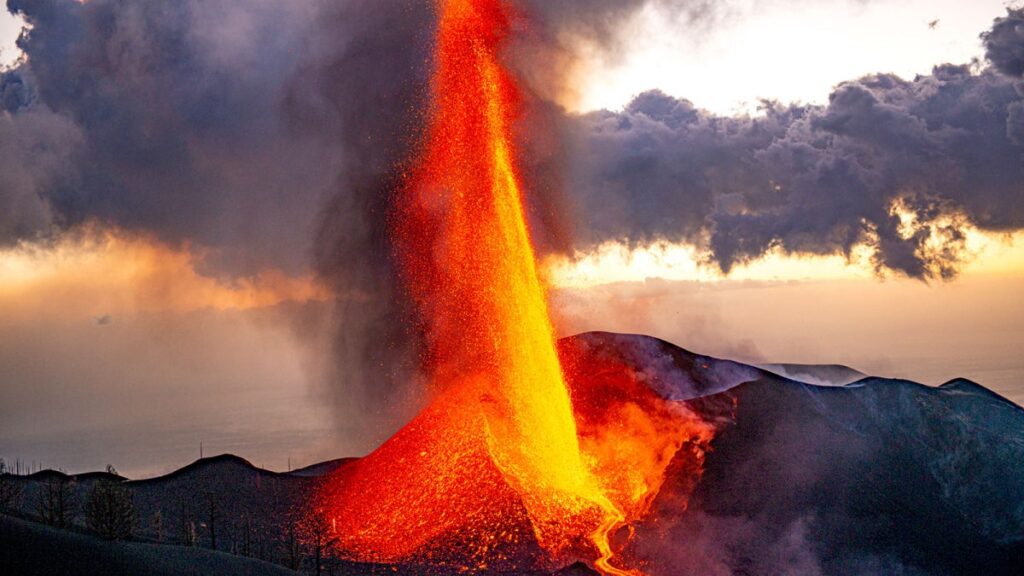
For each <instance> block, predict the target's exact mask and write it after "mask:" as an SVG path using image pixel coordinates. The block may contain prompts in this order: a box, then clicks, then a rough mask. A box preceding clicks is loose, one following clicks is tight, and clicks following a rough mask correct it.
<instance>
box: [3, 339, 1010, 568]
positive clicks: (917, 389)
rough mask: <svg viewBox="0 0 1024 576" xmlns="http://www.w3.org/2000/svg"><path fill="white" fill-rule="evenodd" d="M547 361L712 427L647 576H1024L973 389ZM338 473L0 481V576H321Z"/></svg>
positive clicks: (671, 360)
mask: <svg viewBox="0 0 1024 576" xmlns="http://www.w3.org/2000/svg"><path fill="white" fill-rule="evenodd" d="M561 346H562V347H563V348H567V349H569V348H571V349H573V350H576V351H577V353H579V354H581V355H582V356H581V357H582V358H583V359H584V362H586V360H587V359H588V358H589V359H592V360H593V361H594V365H599V364H606V362H604V360H607V359H608V358H614V359H615V360H616V362H617V363H618V364H619V365H621V366H623V367H624V370H627V371H632V373H633V374H632V377H635V378H637V379H639V380H640V381H642V382H644V383H645V385H647V386H649V387H650V388H651V389H652V390H654V391H655V392H656V393H657V394H658V395H659V396H661V397H662V398H664V399H666V400H670V401H672V402H677V403H679V406H680V407H685V408H686V409H687V410H691V411H693V412H696V413H698V414H701V415H702V416H704V417H705V418H707V419H709V420H715V421H716V422H718V425H719V432H718V433H717V434H716V436H715V438H714V440H713V442H712V444H711V451H710V452H708V454H707V457H706V461H705V466H704V474H703V476H702V477H701V479H700V480H699V482H698V483H697V485H696V486H695V487H694V486H693V485H687V484H686V483H685V482H683V481H681V480H678V479H676V478H673V477H672V476H671V474H670V477H669V478H668V480H667V482H666V484H665V486H664V487H663V488H662V490H661V493H660V495H659V496H658V498H657V499H656V500H655V502H654V504H653V507H652V513H651V520H650V521H648V522H644V523H642V524H641V525H639V526H637V528H636V530H637V532H636V537H635V538H634V539H633V540H632V542H633V543H632V544H630V545H629V547H628V549H627V550H626V552H625V554H628V555H630V556H632V557H634V558H636V559H639V560H642V561H646V567H645V571H646V572H647V573H649V574H651V575H652V576H660V575H665V576H668V575H672V576H675V575H690V574H692V575H701V576H709V575H710V576H732V575H737V576H738V575H744V576H747V575H750V576H754V575H769V574H797V575H810V576H814V575H837V576H839V575H842V576H847V575H864V576H867V575H876V574H886V575H890V574H891V575H908V576H910V575H914V576H917V575H920V576H925V575H927V576H939V575H943V576H945V575H1007V576H1009V575H1019V574H1024V409H1022V408H1021V407H1020V406H1017V405H1015V404H1013V403H1012V402H1010V401H1008V400H1006V399H1004V398H1002V397H1000V396H998V395H996V394H994V393H992V392H990V391H989V390H987V389H985V388H983V387H982V386H980V385H978V384H975V383H973V382H969V381H967V380H954V381H951V382H949V383H947V384H945V385H943V386H940V387H927V386H922V385H919V384H915V383H913V382H908V381H903V380H891V379H884V378H875V377H862V375H860V374H859V373H857V372H856V371H854V370H851V369H849V368H845V367H837V366H826V367H814V366H793V365H770V366H765V367H764V368H765V369H762V368H756V367H752V366H747V365H743V364H739V363H735V362H731V361H728V360H719V359H714V358H710V357H706V356H701V355H699V354H694V353H691V352H688V351H686V350H683V349H680V348H678V347H675V346H673V345H671V344H669V343H666V342H662V341H660V340H656V339H653V338H647V337H643V336H625V335H616V334H607V333H591V334H584V335H581V336H577V337H574V338H571V339H567V340H564V341H563V342H562V344H561ZM779 374H784V375H788V377H785V376H782V375H779ZM582 377H585V374H583V376H582ZM723 407H726V409H723ZM351 462H352V460H335V461H331V462H325V463H322V464H318V465H315V466H312V467H309V468H305V469H302V470H297V471H294V472H291V473H286V474H282V473H275V472H270V471H266V470H262V469H259V468H256V467H254V466H252V465H251V464H250V463H249V462H247V461H245V460H243V459H241V458H238V457H236V456H230V455H225V456H218V457H215V458H207V459H204V460H199V461H197V462H195V463H193V464H191V465H189V466H186V467H185V468H182V469H181V470H178V471H176V472H174V473H172V474H169V475H166V476H162V477H159V478H153V479H147V480H139V481H128V480H125V479H122V478H120V477H118V476H114V475H110V474H106V473H93V474H82V475H77V476H67V475H64V474H61V473H59V472H53V471H46V472H40V473H36V474H34V475H31V476H10V475H6V476H2V477H0V496H2V497H3V501H2V502H0V504H3V506H4V507H5V509H6V512H7V514H0V575H8V574H11V575H17V574H26V575H29V574H39V575H50V574H61V575H65V574H66V575H74V574H82V575H92V574H132V575H138V576H147V575H158V576H159V575H164V574H186V575H191V574H197V575H198V574H217V575H232V574H251V575H262V574H285V573H292V574H294V573H295V571H296V570H297V571H300V572H304V573H316V571H317V561H316V556H317V550H316V547H315V546H312V545H310V544H309V539H308V534H309V528H310V527H309V526H308V525H307V524H306V523H305V522H304V519H305V518H306V517H307V516H308V514H307V512H308V510H307V509H306V502H308V501H309V500H310V498H309V497H310V495H311V494H312V491H313V490H315V489H316V487H317V484H318V482H320V481H321V480H322V479H323V478H324V477H326V476H328V475H331V474H333V473H335V472H337V471H339V470H341V469H342V468H343V467H344V466H346V465H347V464H349V463H351ZM670 470H671V467H670ZM674 480H678V481H676V482H674ZM97 482H108V483H114V484H116V485H119V486H123V487H126V488H127V490H128V492H129V493H130V494H131V504H132V512H133V514H132V516H133V521H132V524H131V534H130V536H128V537H127V540H128V541H119V542H111V541H105V540H103V539H101V538H99V537H97V536H96V535H94V534H91V533H90V532H89V531H88V530H87V529H86V528H85V526H86V524H87V522H86V520H87V518H86V513H85V509H86V505H85V503H86V502H87V500H88V499H89V497H90V494H91V493H92V492H91V491H92V488H93V486H95V484H96V483H97ZM683 492H685V499H686V500H688V505H687V506H679V504H678V502H680V501H681V500H680V497H681V496H683ZM56 497H59V498H56ZM55 502H56V504H55ZM55 507H56V508H57V510H56V512H59V513H55ZM45 524H50V525H45ZM319 555H320V561H319V564H320V572H321V573H322V574H338V575H342V574H376V573H379V574H385V573H386V574H410V575H412V574H443V573H445V571H444V570H438V569H427V568H423V567H412V566H404V567H398V566H370V565H360V564H354V563H351V562H346V561H345V560H344V559H343V558H342V557H341V556H342V555H341V554H339V553H338V552H337V551H335V550H332V549H331V548H330V547H329V546H326V547H324V548H323V549H321V550H320V554H319ZM563 573H564V574H585V573H589V570H588V569H587V568H586V567H584V566H573V567H570V568H568V569H566V570H565V571H564V572H563Z"/></svg>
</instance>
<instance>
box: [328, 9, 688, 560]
mask: <svg viewBox="0 0 1024 576" xmlns="http://www.w3.org/2000/svg"><path fill="white" fill-rule="evenodd" d="M509 24H510V14H509V12H508V10H507V8H506V7H505V6H504V5H503V3H502V1H501V0H441V1H440V2H439V28H438V34H437V40H436V60H435V71H434V76H433V82H432V86H431V88H432V106H431V108H430V111H429V114H428V124H427V131H426V138H425V141H424V143H423V146H422V149H421V152H420V154H419V156H418V158H417V160H416V162H415V167H414V169H413V170H412V171H411V174H410V177H409V178H408V181H407V182H406V185H405V187H404V189H403V191H402V192H401V193H399V194H398V195H397V198H396V206H395V211H394V220H393V225H394V238H395V241H396V247H397V255H398V260H399V262H400V264H401V268H402V271H403V273H404V279H405V282H406V285H407V289H408V290H409V292H410V294H411V296H412V298H413V301H414V302H415V304H416V306H417V310H418V312H419V315H420V320H421V328H422V329H423V331H424V333H425V334H426V350H427V356H426V358H425V359H424V368H425V371H426V373H427V375H428V376H429V378H430V379H431V380H432V382H433V384H434V390H435V391H436V394H437V397H436V398H435V399H434V401H433V402H432V403H431V405H430V406H429V407H428V408H427V409H426V410H425V411H424V412H423V413H421V414H420V415H419V416H418V417H417V418H416V419H414V420H413V422H411V423H410V424H409V425H407V426H406V427H405V428H403V429H402V430H401V431H400V432H399V433H398V434H396V436H394V437H393V438H392V439H391V440H389V441H388V442H386V443H385V444H384V445H382V446H381V447H380V448H379V449H377V450H376V451H375V452H373V453H372V454H370V455H369V456H367V457H366V458H364V459H362V460H361V461H360V462H358V463H357V464H355V465H353V466H351V467H349V468H347V469H346V470H345V471H344V472H343V473H342V474H340V475H339V476H338V477H336V478H334V479H333V480H332V481H331V482H330V483H329V485H328V487H327V489H326V491H325V495H324V499H325V502H326V505H327V506H328V507H329V509H330V510H331V512H332V515H333V516H334V517H335V521H336V525H337V526H338V531H339V541H340V544H341V546H342V548H343V549H344V550H345V551H346V552H347V553H348V554H349V555H351V556H354V557H357V558H359V559H363V560H370V561H385V562H433V563H445V562H449V563H455V564H462V565H466V564H469V565H472V566H475V567H479V566H484V565H487V564H493V563H495V562H503V561H506V562H508V563H510V564H512V565H521V564H522V563H523V562H537V561H538V558H537V557H536V555H531V554H530V551H531V550H534V551H536V550H537V549H538V545H539V549H542V550H543V551H544V553H545V554H546V559H547V560H548V561H552V560H559V561H560V560H562V559H564V558H566V557H568V556H567V555H571V554H579V553H581V552H580V551H581V550H587V549H589V550H590V553H591V558H592V559H593V562H594V564H595V566H597V567H598V568H599V569H600V570H601V571H603V572H605V573H609V574H627V572H624V571H621V570H618V569H616V568H614V567H613V566H612V565H611V564H610V559H611V557H612V550H611V547H610V545H609V533H610V532H611V531H612V530H613V529H615V528H616V527H618V526H619V525H621V523H622V522H623V521H625V519H626V518H625V516H624V515H623V512H622V510H623V509H626V508H628V509H629V510H631V511H636V510H639V509H641V508H643V503H644V502H647V501H649V499H650V497H649V495H650V493H651V490H652V489H654V490H656V488H657V486H658V485H659V483H658V481H657V480H656V479H652V478H650V477H649V476H650V470H648V469H647V468H644V469H641V470H637V471H628V474H625V475H624V473H623V472H622V471H618V472H615V473H611V472H609V474H608V475H607V476H608V477H606V478H598V477H597V476H595V473H594V471H595V470H608V469H609V468H610V467H609V466H607V463H608V462H615V463H618V464H631V462H630V461H629V460H628V459H627V460H622V459H621V458H613V459H612V460H607V459H605V461H604V463H605V466H604V468H602V464H601V462H599V460H601V458H602V454H600V452H602V451H603V450H604V449H605V448H607V446H608V445H609V443H608V442H606V440H607V435H593V436H594V437H592V438H589V439H588V442H587V444H588V446H590V447H592V448H593V449H594V450H595V452H594V453H591V454H588V455H586V456H585V455H584V453H583V452H582V451H581V441H580V437H579V436H578V431H577V420H576V418H575V415H574V412H573V405H572V402H571V399H570V393H569V390H568V388H567V386H566V382H565V378H564V377H563V372H562V368H561V366H560V363H559V357H558V353H557V350H556V347H555V336H554V332H553V329H552V326H551V321H550V319H549V317H548V309H547V304H546V296H545V289H544V286H543V284H542V282H541V280H540V278H539V276H538V273H537V267H536V262H535V258H534V251H533V248H532V246H531V241H530V234H529V231H528V228H527V224H526V219H525V214H524V207H523V198H522V191H521V188H520V180H519V177H518V174H517V167H516V155H515V144H514V142H513V138H512V136H511V126H512V124H513V121H514V119H515V117H516V114H517V111H518V108H519V106H520V102H519V99H518V95H517V90H516V86H515V83H514V79H513V78H512V77H511V75H510V74H509V73H508V72H507V71H506V70H505V68H504V67H503V66H502V63H501V61H500V58H499V53H500V50H501V47H502V45H503V43H504V41H505V39H506V36H507V34H508V29H509ZM668 438H669V440H668V441H667V442H666V441H662V442H659V443H658V446H659V449H660V450H662V452H665V454H667V456H658V457H656V458H651V460H652V461H657V462H654V463H653V464H650V465H649V466H648V467H650V466H654V467H655V468H656V470H654V471H655V472H656V473H657V474H660V473H661V472H663V471H664V467H665V466H667V464H668V459H671V456H672V453H673V452H672V451H673V450H674V449H678V446H679V444H680V441H679V439H678V434H677V435H676V436H671V435H670V436H669V437H668ZM672 446H674V447H675V448H672ZM604 451H605V452H607V453H608V454H613V453H614V452H615V451H614V450H604ZM641 452H643V450H641ZM662 461H663V462H662ZM627 476H628V478H627ZM609 482H615V483H616V484H617V485H616V486H613V487H609ZM609 495H612V497H610V496H609ZM613 498H614V500H613ZM531 546H532V547H531ZM524 556H525V557H524Z"/></svg>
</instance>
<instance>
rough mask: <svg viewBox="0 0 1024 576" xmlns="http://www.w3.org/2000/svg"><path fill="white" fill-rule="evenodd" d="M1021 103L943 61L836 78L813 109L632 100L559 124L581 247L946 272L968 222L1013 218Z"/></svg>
mask: <svg viewBox="0 0 1024 576" xmlns="http://www.w3.org/2000/svg"><path fill="white" fill-rule="evenodd" d="M989 38H991V36H990V37H989ZM990 56H991V53H990ZM1022 98H1024V96H1022V93H1021V90H1020V87H1019V86H1016V85H1015V80H1014V79H1013V78H1010V77H1007V76H1005V75H1002V74H1000V73H998V72H997V71H992V70H989V71H983V72H980V73H977V72H972V70H971V68H970V67H968V66H952V65H945V66H939V67H937V68H936V69H935V70H934V72H933V73H932V74H930V75H927V76H920V77H918V78H916V79H914V80H911V81H905V80H902V79H900V78H898V77H895V76H891V75H876V76H868V77H864V78H861V79H859V80H854V81H850V82H845V83H843V84H841V85H839V86H838V87H836V89H835V90H834V91H833V93H832V95H831V97H830V99H829V103H828V104H827V105H824V106H784V105H780V104H777V103H765V105H764V106H765V108H764V115H763V116H758V117H753V118H745V117H718V116H713V115H710V114H708V113H706V112H703V111H700V110H696V109H695V108H694V107H693V105H692V104H691V103H689V102H688V101H686V100H678V99H675V98H672V97H669V96H666V95H664V94H662V93H659V92H649V93H646V94H643V95H641V96H639V97H638V98H637V99H635V100H634V101H633V102H632V103H631V104H630V105H629V106H628V107H627V108H626V109H625V110H624V111H622V112H618V113H615V112H607V111H605V112H597V113H593V114H588V115H585V116H582V117H579V118H575V119H572V120H571V122H572V133H573V141H574V146H575V147H576V149H577V152H576V154H577V155H578V158H579V162H578V163H577V164H576V165H575V167H574V170H573V177H572V179H571V185H570V186H571V189H572V196H573V197H574V199H576V200H577V201H578V202H579V205H580V210H581V212H582V214H583V215H582V216H581V218H580V219H581V221H582V226H581V228H582V238H581V246H585V245H586V244H590V245H593V244H597V243H600V242H603V241H608V240H617V241H625V242H630V243H636V242H649V241H657V240H669V241H689V242H695V243H697V244H700V245H704V246H706V247H708V248H709V249H710V251H711V254H712V257H713V259H714V260H715V261H716V262H717V263H718V264H719V265H720V266H721V267H722V269H723V270H725V271H728V270H729V269H730V268H731V267H732V266H733V265H735V264H736V263H738V262H743V261H745V260H748V259H752V258H756V257H758V256H760V255H762V254H764V253H765V252H766V251H768V250H770V249H773V248H780V249H782V250H785V251H787V252H793V253H803V254H836V253H839V254H850V252H851V250H852V249H853V248H854V247H855V246H856V245H858V244H862V243H866V244H868V245H870V246H871V247H872V248H873V250H874V259H875V264H876V265H877V266H878V267H879V268H880V269H882V268H884V269H890V270H894V271H897V272H900V273H903V274H906V275H909V276H913V277H921V278H933V277H950V276H953V275H955V273H956V271H957V269H958V265H959V263H960V262H961V260H962V258H963V256H964V253H963V252H964V241H965V236H964V234H965V231H966V228H967V226H968V225H974V226H977V227H979V228H981V229H983V230H988V231H995V232H1006V231H1013V230H1018V229H1021V228H1022V227H1024V201H1022V199H1024V147H1022V145H1021V138H1020V136H1021V128H1020V126H1019V123H1020V120H1021V117H1022V113H1021V107H1022ZM901 213H902V214H903V218H902V220H901V217H900V214H901Z"/></svg>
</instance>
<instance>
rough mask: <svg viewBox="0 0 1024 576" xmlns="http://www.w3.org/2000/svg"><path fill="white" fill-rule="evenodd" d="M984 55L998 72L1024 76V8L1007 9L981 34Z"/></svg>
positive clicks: (1018, 76) (1019, 76)
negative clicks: (1004, 14)
mask: <svg viewBox="0 0 1024 576" xmlns="http://www.w3.org/2000/svg"><path fill="white" fill-rule="evenodd" d="M981 37H982V40H984V42H985V49H986V56H987V57H988V59H989V61H991V62H992V65H993V66H995V67H996V69H998V70H999V71H1000V72H1002V73H1003V74H1006V75H1008V76H1015V77H1017V78H1021V77H1024V8H1017V9H1008V10H1007V11H1006V16H1004V17H1002V18H997V19H996V21H995V23H993V25H992V29H991V30H989V31H988V32H986V33H984V34H982V35H981Z"/></svg>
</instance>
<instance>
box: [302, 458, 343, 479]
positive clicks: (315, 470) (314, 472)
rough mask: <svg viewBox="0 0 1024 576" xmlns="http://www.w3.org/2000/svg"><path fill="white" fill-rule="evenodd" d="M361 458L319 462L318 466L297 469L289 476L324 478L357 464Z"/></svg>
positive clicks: (312, 465) (311, 465)
mask: <svg viewBox="0 0 1024 576" xmlns="http://www.w3.org/2000/svg"><path fill="white" fill-rule="evenodd" d="M357 460H359V458H335V459H334V460H327V461H325V462H318V463H316V464H310V465H309V466H304V467H302V468H296V469H295V470H292V471H291V472H288V473H287V474H288V475H289V476H301V477H304V478H306V477H312V476H324V475H327V474H330V473H332V472H334V471H335V470H337V469H339V468H341V467H342V466H344V465H346V464H349V463H351V462H355V461H357Z"/></svg>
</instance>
